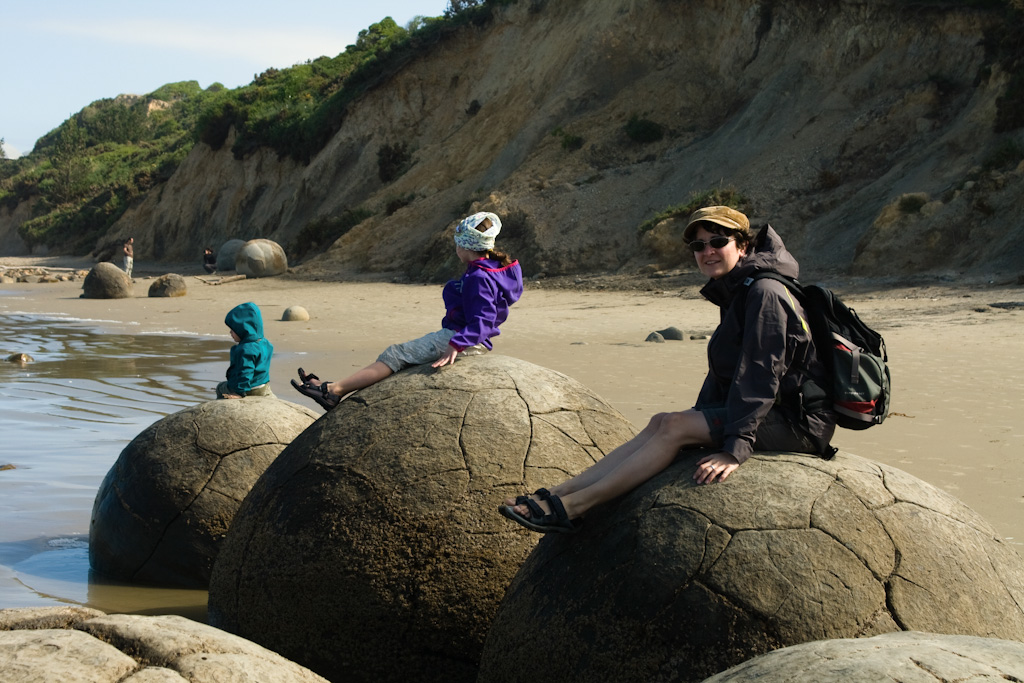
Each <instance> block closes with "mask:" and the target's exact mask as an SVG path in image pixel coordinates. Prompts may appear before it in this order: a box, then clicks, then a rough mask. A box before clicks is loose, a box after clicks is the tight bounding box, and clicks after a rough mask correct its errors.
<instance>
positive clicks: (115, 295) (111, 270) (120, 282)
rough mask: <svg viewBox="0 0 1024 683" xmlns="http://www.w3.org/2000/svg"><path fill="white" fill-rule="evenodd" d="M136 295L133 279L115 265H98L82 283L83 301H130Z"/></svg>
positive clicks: (105, 262)
mask: <svg viewBox="0 0 1024 683" xmlns="http://www.w3.org/2000/svg"><path fill="white" fill-rule="evenodd" d="M134 295H135V289H134V287H132V281H131V278H129V277H128V274H127V273H126V272H124V271H123V270H121V269H120V268H118V267H117V266H115V265H114V264H113V263H109V262H107V261H103V262H101V263H97V264H96V265H95V266H93V267H92V270H90V271H89V274H88V275H86V276H85V280H84V281H83V282H82V296H81V298H83V299H128V298H131V297H132V296H134Z"/></svg>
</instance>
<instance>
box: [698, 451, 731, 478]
mask: <svg viewBox="0 0 1024 683" xmlns="http://www.w3.org/2000/svg"><path fill="white" fill-rule="evenodd" d="M739 466H740V464H739V463H738V462H736V458H734V457H732V456H731V455H729V454H728V453H715V454H714V455H709V456H706V457H704V458H701V459H700V460H698V461H697V471H696V472H694V473H693V479H694V481H696V482H697V483H698V484H713V483H715V482H716V481H725V478H726V477H728V476H729V475H730V474H732V473H733V470H735V469H736V468H737V467H739Z"/></svg>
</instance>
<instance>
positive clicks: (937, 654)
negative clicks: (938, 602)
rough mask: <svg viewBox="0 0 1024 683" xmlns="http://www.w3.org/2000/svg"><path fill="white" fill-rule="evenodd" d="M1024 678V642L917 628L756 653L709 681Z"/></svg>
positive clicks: (947, 682) (938, 682)
mask: <svg viewBox="0 0 1024 683" xmlns="http://www.w3.org/2000/svg"><path fill="white" fill-rule="evenodd" d="M911 680H921V681H931V682H933V683H954V682H955V681H976V682H979V683H980V682H981V681H1020V680H1024V643H1018V642H1015V641H1010V640H998V639H996V638H978V637H976V636H948V635H940V634H936V633H919V632H917V631H900V632H898V633H886V634H884V635H880V636H875V637H873V638H843V639H841V640H820V641H817V642H814V643H804V644H803V645H793V646H792V647H787V648H783V649H781V650H775V651H774V652H769V653H768V654H766V655H761V656H760V657H755V658H754V659H751V660H750V661H748V662H744V663H743V664H740V665H739V666H735V667H733V668H731V669H729V670H728V671H723V672H722V673H720V674H717V675H715V676H712V677H711V678H709V679H707V680H706V681H704V683H755V682H756V683H788V682H789V681H814V683H876V682H877V681H911Z"/></svg>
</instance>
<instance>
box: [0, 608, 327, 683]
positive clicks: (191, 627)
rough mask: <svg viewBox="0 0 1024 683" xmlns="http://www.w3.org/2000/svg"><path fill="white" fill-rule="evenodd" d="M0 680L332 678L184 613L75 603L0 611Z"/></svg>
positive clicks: (288, 682) (151, 682) (310, 681)
mask: <svg viewBox="0 0 1024 683" xmlns="http://www.w3.org/2000/svg"><path fill="white" fill-rule="evenodd" d="M0 680H2V681H140V683H141V682H142V681H145V682H147V683H157V682H158V681H192V683H223V681H238V682H239V683H245V682H250V681H251V683H262V682H263V681H274V682H275V683H327V682H326V681H325V680H324V679H323V678H321V677H320V676H317V675H316V674H315V673H313V672H312V671H310V670H309V669H305V668H303V667H301V666H299V665H298V664H296V663H295V662H290V661H288V660H287V659H285V658H284V657H282V656H280V655H278V654H276V653H274V652H271V651H270V650H267V649H266V648H263V647H260V646H259V645H256V644H255V643H251V642H249V641H246V640H243V639H242V638H239V637H238V636H234V635H231V634H230V633H225V632H223V631H220V630H218V629H215V628H213V627H212V626H207V625H206V624H200V623H198V622H195V621H192V620H190V619H186V618H184V617H179V616H173V615H168V616H157V617H146V616H140V615H134V614H111V615H107V614H104V613H103V612H100V611H98V610H93V609H85V608H74V607H44V608H34V609H33V608H29V609H6V610H0Z"/></svg>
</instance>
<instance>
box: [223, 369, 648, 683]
mask: <svg viewBox="0 0 1024 683" xmlns="http://www.w3.org/2000/svg"><path fill="white" fill-rule="evenodd" d="M634 433H635V430H634V428H633V426H632V424H631V423H630V422H629V421H627V420H626V419H625V418H624V417H623V416H622V415H620V414H619V413H618V411H616V410H615V409H614V408H612V407H611V406H610V405H608V404H607V403H606V402H605V401H603V400H601V399H600V398H598V397H597V396H595V395H594V394H593V393H592V392H590V391H589V390H587V389H586V388H585V387H583V386H582V385H581V384H579V383H578V382H575V381H574V380H572V379H570V378H568V377H566V376H565V375H562V374H559V373H557V372H554V371H552V370H548V369H545V368H542V367H539V366H536V365H533V364H531V363H527V362H525V361H521V360H517V359H514V358H508V357H504V356H499V355H496V354H487V355H484V356H478V357H469V358H462V359H459V361H458V362H456V363H455V364H454V365H451V366H446V367H443V368H439V369H436V370H435V369H433V368H431V367H430V366H429V365H424V366H419V367H414V368H409V369H407V370H404V371H402V372H400V373H397V374H395V375H392V376H391V377H389V378H388V379H386V380H384V381H382V382H380V383H378V384H375V385H373V386H371V387H368V388H366V389H363V390H361V391H359V392H358V393H356V394H354V395H353V396H352V397H351V398H349V399H347V400H345V401H343V402H342V403H341V404H340V405H339V406H338V407H337V408H334V409H333V410H332V411H330V412H329V413H327V414H326V415H324V416H323V417H321V418H320V419H319V420H318V421H317V422H316V423H315V424H314V425H313V426H311V427H310V428H309V429H307V430H306V431H305V432H303V433H302V434H301V435H300V436H299V437H297V438H296V439H295V441H294V442H292V444H291V445H290V446H289V447H288V448H286V449H285V450H284V452H283V453H281V455H280V456H279V457H278V459H277V460H276V461H275V462H274V464H272V465H271V466H270V467H269V468H268V469H267V471H266V473H264V475H263V476H262V477H261V478H260V480H259V481H258V482H257V484H256V486H254V487H253V490H252V492H251V493H250V494H249V496H248V497H247V498H246V499H245V502H244V503H243V504H242V507H241V509H240V510H239V512H238V514H237V515H236V516H235V521H234V524H233V525H232V527H231V532H230V533H229V534H228V537H227V539H226V540H225V543H224V546H223V548H222V549H221V553H220V555H219V556H218V558H217V562H216V564H215V566H214V571H213V577H212V578H211V580H210V599H209V619H210V623H211V624H213V625H215V626H219V627H221V628H224V629H225V630H228V631H231V632H233V633H238V634H239V635H242V636H243V637H246V638H250V639H252V640H255V641H256V642H259V643H260V644H262V645H265V646H266V647H269V648H270V649H272V650H274V651H275V652H280V653H281V654H283V655H284V656H286V657H288V658H289V659H292V660H294V661H297V662H300V663H302V664H303V665H305V666H308V667H309V668H311V669H313V670H314V671H317V672H318V673H320V674H321V675H323V676H326V677H327V678H329V679H331V680H335V681H385V680H410V679H413V680H417V681H449V682H455V681H473V680H475V679H476V669H477V662H478V660H479V656H480V652H481V649H482V647H483V641H484V636H485V634H486V632H487V628H488V626H489V624H490V621H491V619H492V618H493V616H494V613H495V611H496V610H497V608H498V604H499V602H500V600H501V597H502V595H503V594H504V592H505V588H506V586H507V585H508V583H509V581H511V579H512V577H513V576H514V575H515V573H516V571H517V569H518V568H519V565H520V564H521V563H522V561H523V559H524V558H525V557H526V556H527V555H528V554H529V552H530V550H531V549H532V548H533V546H534V545H535V544H536V542H537V535H536V534H531V533H529V532H527V531H525V530H523V529H521V528H519V527H516V526H515V525H512V524H509V523H508V521H507V520H505V519H504V518H503V517H501V516H499V515H498V513H497V506H498V504H499V503H500V502H501V500H502V499H503V498H504V497H505V496H508V495H510V494H511V495H515V494H519V493H522V492H523V491H525V490H533V489H534V488H536V487H537V486H539V485H541V483H542V482H549V481H552V480H554V479H563V478H565V477H567V476H570V475H573V474H575V473H577V472H579V471H581V470H583V469H584V468H586V467H587V466H589V465H591V464H592V463H593V462H595V461H596V460H597V459H599V458H601V457H602V456H603V455H604V454H605V453H607V452H609V451H611V450H612V449H613V448H615V447H616V446H618V445H619V444H621V443H622V442H623V441H626V440H627V439H629V438H630V437H632V436H633V434H634Z"/></svg>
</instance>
